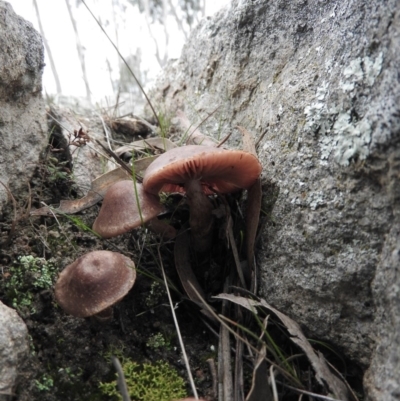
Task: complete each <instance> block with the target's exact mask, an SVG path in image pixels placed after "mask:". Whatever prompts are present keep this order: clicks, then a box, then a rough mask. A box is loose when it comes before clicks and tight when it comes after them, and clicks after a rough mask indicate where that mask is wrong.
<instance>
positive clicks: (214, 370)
mask: <svg viewBox="0 0 400 401" xmlns="http://www.w3.org/2000/svg"><path fill="white" fill-rule="evenodd" d="M206 362H207V363H208V367H209V368H210V373H211V379H212V397H213V399H214V400H215V399H216V398H217V395H218V392H217V391H218V379H217V368H216V367H215V360H214V358H209V359H207V361H206Z"/></svg>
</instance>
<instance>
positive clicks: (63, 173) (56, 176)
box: [46, 157, 71, 182]
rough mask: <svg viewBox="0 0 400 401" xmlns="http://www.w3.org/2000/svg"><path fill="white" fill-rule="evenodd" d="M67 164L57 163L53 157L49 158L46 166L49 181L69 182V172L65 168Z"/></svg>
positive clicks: (64, 162) (65, 162)
mask: <svg viewBox="0 0 400 401" xmlns="http://www.w3.org/2000/svg"><path fill="white" fill-rule="evenodd" d="M68 163H69V162H68V161H59V160H58V159H57V158H55V157H49V158H48V159H47V165H46V168H47V172H48V179H49V181H51V182H56V181H60V180H61V181H70V180H71V172H70V171H69V169H68V168H67V164H68Z"/></svg>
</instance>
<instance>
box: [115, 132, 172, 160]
mask: <svg viewBox="0 0 400 401" xmlns="http://www.w3.org/2000/svg"><path fill="white" fill-rule="evenodd" d="M176 147H177V145H176V144H175V143H174V142H172V141H170V140H169V139H168V138H161V137H159V136H158V137H155V138H148V139H142V140H140V141H135V142H132V143H129V144H127V145H124V146H120V147H119V148H118V149H115V151H114V152H115V153H116V154H117V155H118V156H120V155H122V154H123V153H127V152H128V153H131V152H132V151H134V150H135V151H145V150H146V149H152V148H157V149H161V150H164V151H167V150H170V149H173V148H176Z"/></svg>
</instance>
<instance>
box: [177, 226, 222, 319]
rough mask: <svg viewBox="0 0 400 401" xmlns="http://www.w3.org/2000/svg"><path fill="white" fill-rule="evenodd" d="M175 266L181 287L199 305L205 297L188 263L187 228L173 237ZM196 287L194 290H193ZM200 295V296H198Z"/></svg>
mask: <svg viewBox="0 0 400 401" xmlns="http://www.w3.org/2000/svg"><path fill="white" fill-rule="evenodd" d="M174 258H175V268H176V271H177V272H178V275H179V279H180V280H181V283H182V287H183V289H184V290H185V292H186V295H187V296H188V297H189V299H190V300H191V301H193V302H195V303H196V304H198V305H199V306H201V305H202V304H203V301H202V300H203V299H205V295H204V291H203V289H202V288H201V286H200V284H199V282H198V280H197V277H196V276H195V274H194V272H193V270H192V266H191V263H190V234H189V231H188V230H187V229H181V230H180V231H179V232H178V234H177V236H176V239H175V247H174ZM193 288H195V289H196V291H197V292H196V291H194V290H193ZM199 295H200V296H199ZM202 312H203V313H204V314H205V315H206V316H207V317H208V318H210V319H211V320H213V321H215V318H214V317H213V316H212V314H211V313H210V312H209V311H208V310H206V309H204V308H203V309H202Z"/></svg>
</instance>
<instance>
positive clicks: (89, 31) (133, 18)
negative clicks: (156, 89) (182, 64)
mask: <svg viewBox="0 0 400 401" xmlns="http://www.w3.org/2000/svg"><path fill="white" fill-rule="evenodd" d="M8 1H9V3H10V4H11V5H12V7H13V8H14V11H15V12H16V13H17V14H19V15H20V16H22V17H23V18H25V19H26V20H28V21H30V22H32V24H33V25H34V26H35V28H36V29H37V30H38V31H39V25H38V21H37V18H36V12H35V9H34V7H33V1H32V0H8ZM207 1H208V3H207V4H206V15H212V14H213V13H215V12H216V11H218V10H219V9H220V8H221V7H223V6H224V5H226V4H228V3H229V0H207ZM86 3H87V4H88V6H89V7H90V8H91V10H92V12H93V13H94V15H96V17H97V18H99V17H100V18H101V21H102V24H103V27H104V28H105V29H106V30H107V33H108V34H109V36H110V37H111V38H112V40H113V41H116V29H115V26H116V25H117V26H118V47H119V50H120V52H121V53H122V54H123V55H124V56H125V57H126V56H128V55H129V54H135V52H136V50H137V48H140V49H141V52H142V65H141V67H142V69H145V70H148V76H149V78H150V80H152V79H154V78H155V76H156V75H157V74H158V73H159V71H160V67H159V64H158V62H157V59H156V57H155V45H154V40H153V39H152V38H151V36H150V34H149V30H148V26H147V25H146V23H145V18H144V16H143V14H140V13H139V12H138V10H136V9H135V8H134V7H132V6H130V5H129V4H127V0H119V4H120V5H126V8H125V12H120V13H116V15H117V17H116V19H117V21H115V23H114V18H113V12H112V1H111V0H108V1H106V0H87V1H86ZM37 4H38V8H39V12H40V15H41V20H42V26H43V30H44V33H45V36H46V38H47V41H48V43H49V46H50V48H51V51H52V53H53V58H54V63H55V65H56V69H57V71H58V75H59V77H60V81H61V87H62V93H63V95H66V96H74V97H85V95H86V92H85V86H84V82H83V79H82V70H81V66H80V63H79V59H78V56H77V48H76V40H75V34H74V31H73V28H72V24H71V20H70V18H69V14H68V11H67V7H66V3H65V0H37ZM70 4H71V6H72V8H73V12H74V17H75V19H76V22H77V27H78V31H79V35H80V40H81V43H82V45H83V47H84V49H85V60H86V69H87V75H88V80H89V85H90V90H91V93H92V99H93V100H94V101H95V102H96V101H100V100H104V99H105V98H106V97H112V96H113V90H112V85H111V79H110V70H109V68H108V65H110V66H111V69H112V72H111V75H112V78H113V79H118V75H119V74H118V71H117V69H118V55H117V53H116V51H115V50H114V48H113V47H112V45H111V44H110V43H109V42H108V40H107V38H106V37H105V35H104V34H103V33H102V31H101V30H100V28H99V26H98V25H97V23H96V22H95V21H94V19H93V18H92V17H91V15H90V14H89V12H88V10H87V9H86V7H85V6H84V5H83V4H80V6H79V7H78V8H77V7H76V0H70ZM167 25H168V26H169V29H168V30H169V34H170V44H171V45H170V46H169V47H168V55H169V57H170V58H177V57H179V55H180V52H181V48H182V46H183V43H184V38H183V35H182V34H179V31H178V29H176V28H174V27H175V26H176V24H175V20H174V19H173V18H172V16H171V17H170V18H169V19H168V24H167ZM152 29H153V33H154V35H155V36H156V38H157V39H156V40H157V43H158V45H159V47H160V50H161V51H164V49H165V35H164V29H163V28H162V26H160V25H159V26H155V25H153V26H152ZM45 57H46V60H45V63H46V67H45V71H44V76H43V86H44V91H45V92H46V93H48V94H54V93H56V85H55V81H54V77H53V74H52V71H51V68H50V63H49V62H48V59H47V55H46V56H45Z"/></svg>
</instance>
